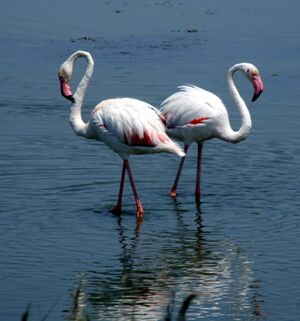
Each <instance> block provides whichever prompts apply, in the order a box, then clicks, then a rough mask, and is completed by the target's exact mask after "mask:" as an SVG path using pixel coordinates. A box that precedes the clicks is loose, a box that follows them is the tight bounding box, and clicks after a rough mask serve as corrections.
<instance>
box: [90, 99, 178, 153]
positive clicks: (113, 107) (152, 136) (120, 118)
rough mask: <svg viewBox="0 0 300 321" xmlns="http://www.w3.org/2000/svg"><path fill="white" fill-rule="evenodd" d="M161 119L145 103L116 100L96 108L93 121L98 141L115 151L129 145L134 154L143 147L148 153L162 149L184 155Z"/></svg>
mask: <svg viewBox="0 0 300 321" xmlns="http://www.w3.org/2000/svg"><path fill="white" fill-rule="evenodd" d="M159 116H160V113H159V111H158V110H157V109H156V108H155V107H153V106H151V105H149V104H147V103H145V102H143V101H140V100H138V99H133V98H117V99H110V100H107V101H104V102H102V103H101V104H100V105H99V106H97V107H96V109H95V111H94V113H93V117H92V119H93V124H94V127H95V130H96V132H97V133H98V136H99V138H100V139H101V140H104V141H105V142H106V143H107V144H108V145H109V146H110V147H112V148H113V149H115V150H116V149H117V148H120V150H121V149H123V148H124V145H127V146H128V147H131V153H134V149H139V151H140V152H141V148H145V147H146V148H148V152H151V151H150V150H149V148H151V149H152V150H153V151H152V152H159V150H160V149H161V150H163V151H169V152H173V153H174V152H175V153H176V154H178V155H180V156H182V155H183V152H182V151H181V149H180V148H179V147H178V146H177V144H175V143H174V142H173V141H172V140H171V139H170V138H169V137H168V136H167V134H166V133H165V129H164V125H163V123H162V122H161V120H160V118H159ZM117 145H118V146H119V147H117ZM127 150H128V149H127ZM143 150H144V151H145V153H146V150H145V149H143Z"/></svg>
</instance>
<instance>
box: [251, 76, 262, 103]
mask: <svg viewBox="0 0 300 321" xmlns="http://www.w3.org/2000/svg"><path fill="white" fill-rule="evenodd" d="M252 85H253V88H254V94H253V97H252V101H255V100H256V99H257V98H258V97H259V96H260V94H261V93H262V92H263V90H264V84H263V82H262V80H261V78H260V76H258V75H255V76H253V77H252Z"/></svg>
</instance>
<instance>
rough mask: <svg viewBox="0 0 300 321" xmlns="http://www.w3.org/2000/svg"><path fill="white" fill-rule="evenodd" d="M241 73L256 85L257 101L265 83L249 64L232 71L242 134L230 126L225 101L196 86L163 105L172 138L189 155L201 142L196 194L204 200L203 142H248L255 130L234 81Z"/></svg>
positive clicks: (231, 85)
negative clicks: (178, 142) (236, 74)
mask: <svg viewBox="0 0 300 321" xmlns="http://www.w3.org/2000/svg"><path fill="white" fill-rule="evenodd" d="M236 71H241V72H242V73H243V74H244V75H245V76H246V77H247V78H248V80H250V81H251V82H252V84H253V88H254V95H253V98H252V101H254V100H256V99H257V98H258V97H259V95H260V94H261V93H262V91H263V83H262V80H261V78H260V75H259V71H258V69H257V68H256V67H255V66H254V65H252V64H249V63H240V64H236V65H234V66H232V67H231V68H230V69H229V70H228V77H227V81H228V86H229V90H230V93H231V95H232V98H233V100H234V102H235V103H236V105H237V107H238V110H239V113H240V115H241V120H242V124H241V127H240V129H239V130H238V131H234V130H233V129H232V128H231V126H230V121H229V117H228V113H227V109H226V107H225V105H224V103H223V102H222V100H221V99H220V98H219V97H217V96H216V95H215V94H213V93H211V92H209V91H206V90H204V89H202V88H199V87H197V86H193V85H185V86H180V87H178V88H179V91H178V92H176V93H175V94H173V95H171V96H170V97H168V98H166V99H165V100H164V101H163V102H162V105H161V109H160V111H161V113H162V116H163V118H164V123H165V126H166V131H167V133H168V135H169V136H170V137H172V138H175V139H177V140H180V141H183V142H184V144H185V147H184V150H185V152H187V150H188V148H189V145H190V144H191V143H193V142H197V143H198V159H197V178H196V189H195V195H196V197H197V198H198V199H200V195H201V193H200V171H201V157H202V143H203V142H204V141H205V140H208V139H211V138H215V137H216V138H220V139H222V140H225V141H228V142H231V143H237V142H240V141H242V140H244V139H245V138H246V137H247V136H248V134H249V132H250V129H251V126H252V122H251V117H250V113H249V111H248V108H247V106H246V104H245V102H244V100H243V99H242V97H241V96H240V94H239V92H238V90H237V88H236V87H235V85H234V82H233V74H234V73H235V72H236ZM184 159H185V157H184V158H182V160H181V162H180V165H179V168H178V172H177V175H176V178H175V181H174V184H173V187H172V190H171V193H170V194H171V196H173V197H175V196H176V194H177V185H178V182H179V177H180V174H181V170H182V167H183V164H184Z"/></svg>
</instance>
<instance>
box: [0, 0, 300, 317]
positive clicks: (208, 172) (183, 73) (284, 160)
mask: <svg viewBox="0 0 300 321" xmlns="http://www.w3.org/2000/svg"><path fill="white" fill-rule="evenodd" d="M299 11H300V5H299V4H298V3H297V2H295V1H288V2H285V3H284V4H283V3H282V2H279V1H272V2H271V1H264V2H263V3H262V2H261V1H256V0H255V1H252V2H251V3H249V2H248V1H231V2H228V3H224V2H222V1H217V0H214V1H201V2H199V1H184V2H183V1H177V0H176V1H172V2H171V1H155V2H154V3H147V2H146V1H142V2H141V1H131V2H127V1H113V0H112V1H106V2H102V1H96V0H90V1H85V2H80V1H64V2H63V3H62V2H60V1H57V0H53V1H49V2H47V3H44V2H38V1H34V0H30V1H29V2H28V1H27V2H26V3H20V2H18V1H16V0H11V1H9V2H8V1H2V3H1V5H0V18H1V19H0V26H1V30H4V31H5V32H2V33H1V35H0V37H1V39H0V40H1V53H2V55H1V62H0V65H1V68H0V70H1V74H0V84H1V89H2V90H1V96H0V114H1V127H0V135H1V140H0V144H1V147H0V150H1V158H0V164H1V167H0V168H1V170H0V176H1V185H0V195H1V197H0V205H1V207H0V208H1V224H0V228H1V233H0V239H1V244H2V246H1V255H0V280H1V281H0V282H1V283H0V284H1V297H0V315H1V319H3V320H4V319H5V320H6V321H10V320H18V319H20V317H21V315H22V313H23V312H24V311H25V309H26V307H27V305H28V304H29V303H30V304H31V310H30V313H31V314H30V316H31V319H30V320H41V319H42V318H43V317H44V316H45V315H46V314H47V313H49V314H48V317H47V320H63V319H72V303H73V297H74V291H76V289H77V287H78V283H79V280H81V282H82V287H81V290H82V293H81V297H80V300H81V301H80V303H81V304H82V305H83V306H85V309H86V311H87V313H88V314H89V316H90V317H91V319H92V320H105V321H107V320H162V319H163V317H164V315H165V312H166V307H167V305H168V304H169V303H170V302H171V301H172V295H173V293H175V298H174V309H175V311H174V315H176V313H177V311H178V309H179V306H180V304H181V302H182V300H183V299H184V298H185V297H186V296H187V295H189V294H190V293H196V294H197V297H196V298H195V299H194V300H193V302H192V304H191V306H190V308H189V310H188V314H187V319H188V320H222V321H224V320H272V321H274V320H275V321H276V320H278V321H279V320H280V321H282V320H298V319H299V318H300V299H299V297H300V296H299V294H300V285H299V284H300V278H299V268H300V257H299V248H300V246H299V245H300V244H299V236H300V235H299V224H300V219H299V214H298V210H299V178H298V177H299V155H300V148H299V126H298V119H299V106H298V105H299V90H298V87H299V71H300V70H299V64H298V62H299V43H300V42H299ZM77 49H83V50H88V51H90V52H91V53H92V55H93V57H94V60H95V72H94V76H93V79H92V81H91V84H90V88H89V90H88V93H87V96H86V99H85V106H84V111H83V113H84V117H85V119H87V117H88V114H89V111H90V110H91V108H92V106H94V105H95V104H96V103H97V102H98V101H100V100H102V99H105V98H111V97H121V96H129V97H136V98H140V99H143V100H145V101H148V102H150V103H152V104H153V105H157V106H158V105H159V104H160V102H161V101H162V100H163V99H164V98H165V97H166V96H168V95H170V94H171V93H173V92H174V91H175V90H176V86H178V85H181V84H185V83H193V84H195V85H198V86H201V87H204V88H206V89H209V90H211V91H213V92H215V93H216V94H218V95H219V96H220V97H222V99H223V100H224V102H225V103H226V104H227V105H228V110H229V113H230V116H231V121H232V125H233V126H234V127H235V128H238V126H239V124H240V119H239V116H238V114H237V112H236V109H235V107H234V106H233V104H232V102H231V98H230V96H229V93H228V90H227V87H226V79H225V76H226V70H227V69H228V68H229V67H230V66H231V65H232V64H234V63H237V62H241V61H249V62H252V63H254V64H255V65H257V66H258V67H259V69H260V71H261V74H262V78H263V80H264V83H265V92H264V93H263V94H262V96H261V97H260V99H259V100H258V101H257V102H256V103H251V102H250V98H251V96H252V88H251V85H249V84H248V83H247V82H246V81H245V79H244V78H242V77H237V83H238V87H239V89H240V91H241V93H242V95H243V97H245V100H246V101H247V103H248V106H249V109H250V112H251V115H252V119H253V128H252V132H251V134H250V136H249V137H248V139H247V140H246V141H244V142H242V143H240V144H237V145H231V144H228V143H225V142H221V141H217V140H214V141H210V142H207V143H206V144H205V146H204V155H203V157H204V159H203V175H202V177H203V180H202V188H203V198H202V201H201V204H200V205H199V204H198V205H197V204H196V203H195V199H194V197H193V192H194V175H195V163H196V148H195V146H192V147H191V148H190V151H189V154H188V157H187V160H186V166H185V168H184V172H183V177H182V180H181V181H180V186H179V195H178V197H177V199H176V200H172V199H171V198H170V197H169V196H168V191H169V189H170V187H171V185H172V181H173V178H174V175H175V172H176V168H177V164H178V161H179V159H178V158H177V157H176V156H174V155H167V154H161V155H154V156H148V155H145V156H138V157H132V159H131V165H132V170H133V173H134V175H135V178H136V183H137V186H138V189H139V193H140V196H141V198H142V201H143V205H144V209H145V218H144V221H143V224H142V225H141V226H139V227H137V226H136V219H135V207H134V202H133V197H132V195H131V191H130V186H129V184H128V182H127V184H126V190H125V202H124V213H123V214H122V216H121V217H116V216H114V215H113V214H111V213H110V211H109V210H110V208H111V207H112V206H113V205H114V203H115V201H116V196H117V191H118V184H119V176H120V173H121V160H120V159H119V157H118V156H117V155H115V154H114V153H113V152H112V151H110V150H109V149H108V148H107V147H106V146H104V145H103V144H100V143H98V142H93V141H88V140H84V139H80V138H79V137H76V136H75V135H74V133H73V132H72V130H71V128H70V126H69V125H68V113H69V104H68V103H67V102H66V101H65V100H63V99H62V97H61V96H60V93H59V84H58V79H57V70H58V67H59V65H60V64H61V63H62V62H63V61H64V60H65V59H66V57H68V56H69V54H70V53H72V52H73V51H75V50H77ZM84 68H85V64H84V62H79V61H78V64H77V65H76V68H75V69H76V70H75V75H74V76H75V81H74V83H73V86H76V81H78V79H80V76H81V75H82V72H83V71H84Z"/></svg>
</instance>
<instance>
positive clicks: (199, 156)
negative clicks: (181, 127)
mask: <svg viewBox="0 0 300 321" xmlns="http://www.w3.org/2000/svg"><path fill="white" fill-rule="evenodd" d="M202 147H203V145H202V143H198V157H197V174H196V189H195V196H196V198H197V199H200V197H201V187H200V182H201V161H202Z"/></svg>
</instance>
